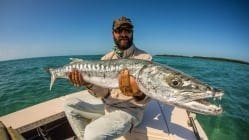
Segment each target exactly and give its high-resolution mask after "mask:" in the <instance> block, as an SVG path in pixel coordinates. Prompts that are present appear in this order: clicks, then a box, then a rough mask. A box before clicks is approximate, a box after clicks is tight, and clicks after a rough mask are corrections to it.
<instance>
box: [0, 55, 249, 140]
mask: <svg viewBox="0 0 249 140" xmlns="http://www.w3.org/2000/svg"><path fill="white" fill-rule="evenodd" d="M70 57H77V58H83V59H100V57H101V56H100V55H83V56H60V57H44V58H30V59H20V60H11V61H1V62H0V77H1V78H0V105H1V107H0V116H3V115H6V114H8V113H11V112H14V111H17V110H19V109H23V108H25V107H28V106H31V105H35V104H37V103H40V102H43V101H46V100H49V99H53V98H56V97H60V96H63V95H66V94H70V93H72V92H76V91H80V90H82V88H76V87H73V86H72V84H71V83H70V82H69V81H68V80H65V79H61V80H58V81H56V82H55V85H54V87H53V90H52V91H49V83H50V76H49V74H48V73H46V71H45V70H44V67H57V66H62V65H64V64H67V63H69V58H70ZM154 61H156V62H158V63H161V64H165V65H169V66H171V67H174V68H176V69H179V70H181V71H183V72H185V73H187V74H189V75H192V76H193V77H195V78H197V79H199V80H201V81H203V82H206V83H208V84H210V85H212V86H215V87H217V88H219V89H222V90H224V91H225V95H224V96H223V99H222V106H223V108H224V110H225V111H224V113H223V114H222V115H219V116H206V115H199V114H198V115H197V119H198V120H199V122H200V123H201V125H202V127H203V129H204V130H205V132H206V134H207V136H208V137H209V139H210V140H237V139H238V140H248V139H249V134H248V132H249V65H245V64H238V63H232V62H225V61H215V60H206V59H198V58H185V57H169V56H154Z"/></svg>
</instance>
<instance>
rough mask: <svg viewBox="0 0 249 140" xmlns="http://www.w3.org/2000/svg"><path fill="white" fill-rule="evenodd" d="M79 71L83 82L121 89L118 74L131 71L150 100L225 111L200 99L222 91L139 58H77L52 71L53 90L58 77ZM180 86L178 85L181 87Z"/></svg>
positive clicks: (200, 110)
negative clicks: (86, 59)
mask: <svg viewBox="0 0 249 140" xmlns="http://www.w3.org/2000/svg"><path fill="white" fill-rule="evenodd" d="M72 69H77V70H78V71H79V72H80V73H81V74H82V76H83V78H84V80H85V81H87V82H90V83H93V84H95V85H99V86H101V87H105V88H118V75H119V73H120V71H121V70H124V69H128V70H129V73H130V75H132V76H134V77H135V79H136V81H137V84H138V86H139V89H140V90H141V91H142V92H143V93H144V94H146V95H148V96H149V97H151V98H154V99H156V100H158V101H161V102H162V103H166V104H171V105H174V106H178V107H181V108H185V109H187V110H190V111H194V112H197V113H201V114H211V115H217V114H220V113H222V108H221V107H219V106H216V105H205V104H202V103H200V102H198V101H197V100H198V99H204V98H210V97H212V98H214V97H216V98H221V96H223V94H224V93H223V91H220V90H218V89H215V88H212V87H210V86H208V85H206V84H204V83H202V82H200V81H199V80H197V79H195V78H193V77H191V76H189V75H187V74H185V73H183V72H180V71H178V70H175V69H174V68H171V67H168V66H163V65H160V64H157V63H154V62H150V61H145V60H138V59H115V60H100V61H85V60H80V59H76V60H75V61H73V62H71V63H70V64H68V65H65V66H63V67H60V68H56V69H51V68H50V69H49V72H50V74H51V83H50V89H51V88H52V85H53V83H54V81H55V80H56V79H57V78H68V76H67V75H68V73H69V72H71V71H72ZM178 83H179V85H178Z"/></svg>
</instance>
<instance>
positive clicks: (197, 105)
mask: <svg viewBox="0 0 249 140" xmlns="http://www.w3.org/2000/svg"><path fill="white" fill-rule="evenodd" d="M223 95H224V93H223V92H219V93H216V94H213V96H211V97H204V98H198V99H195V100H191V101H187V102H184V103H179V104H177V105H179V107H182V108H184V109H186V110H188V111H190V112H196V113H199V114H203V115H219V114H221V113H222V112H223V109H222V107H221V100H222V96H223Z"/></svg>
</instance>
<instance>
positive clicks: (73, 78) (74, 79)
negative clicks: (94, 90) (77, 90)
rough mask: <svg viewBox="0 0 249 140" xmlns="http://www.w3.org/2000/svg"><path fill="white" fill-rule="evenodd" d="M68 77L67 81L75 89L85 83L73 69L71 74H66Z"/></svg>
mask: <svg viewBox="0 0 249 140" xmlns="http://www.w3.org/2000/svg"><path fill="white" fill-rule="evenodd" d="M68 77H69V80H70V81H71V82H72V83H73V85H74V86H76V87H80V86H83V85H86V82H85V81H84V79H83V77H82V75H81V73H80V72H79V71H78V70H76V69H73V70H72V72H70V73H68Z"/></svg>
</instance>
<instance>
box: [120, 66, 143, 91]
mask: <svg viewBox="0 0 249 140" xmlns="http://www.w3.org/2000/svg"><path fill="white" fill-rule="evenodd" d="M118 82H119V89H120V90H121V92H122V93H123V94H124V95H126V96H141V95H142V94H143V93H141V92H140V90H139V87H138V85H137V83H136V80H135V78H134V77H132V76H130V75H129V70H127V69H125V70H122V71H121V72H120V74H119V78H118Z"/></svg>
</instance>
